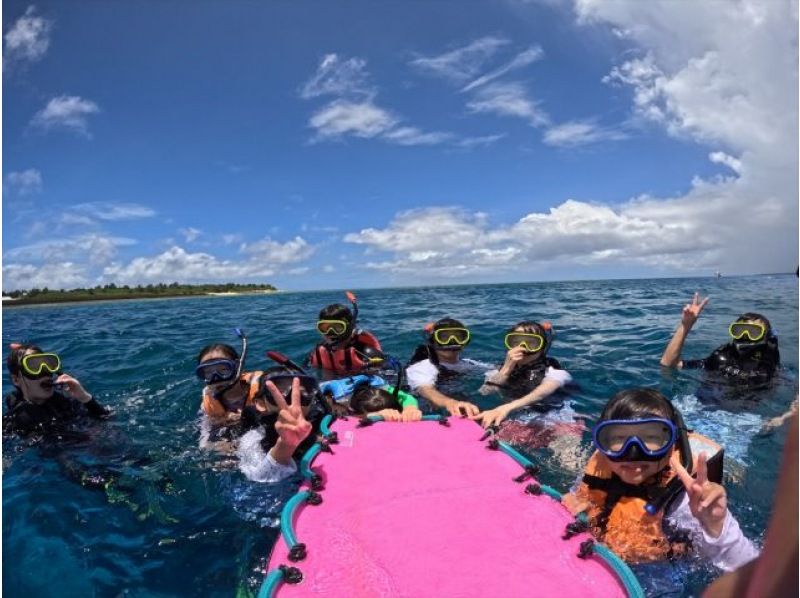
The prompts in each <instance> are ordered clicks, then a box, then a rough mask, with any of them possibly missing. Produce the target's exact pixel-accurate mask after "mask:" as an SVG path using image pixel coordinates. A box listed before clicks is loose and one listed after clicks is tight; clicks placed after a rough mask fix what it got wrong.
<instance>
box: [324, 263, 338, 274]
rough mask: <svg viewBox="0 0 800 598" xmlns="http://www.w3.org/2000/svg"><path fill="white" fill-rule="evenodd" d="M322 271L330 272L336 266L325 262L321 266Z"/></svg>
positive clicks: (334, 269) (333, 270)
mask: <svg viewBox="0 0 800 598" xmlns="http://www.w3.org/2000/svg"><path fill="white" fill-rule="evenodd" d="M322 271H323V272H325V273H326V274H330V273H331V272H336V268H335V267H333V266H331V265H330V264H325V265H324V266H322Z"/></svg>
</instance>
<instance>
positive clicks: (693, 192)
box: [3, 0, 798, 290]
mask: <svg viewBox="0 0 800 598" xmlns="http://www.w3.org/2000/svg"><path fill="white" fill-rule="evenodd" d="M3 36H4V39H3V47H4V54H3V289H4V290H12V289H15V288H30V287H32V286H39V287H42V286H48V287H50V288H62V287H63V288H70V287H75V286H85V285H94V284H106V283H109V282H115V283H117V284H138V283H142V284H147V283H150V282H172V281H180V282H214V281H219V282H227V281H235V282H270V283H273V284H275V285H277V286H279V287H281V288H287V289H315V288H342V287H354V288H356V287H366V286H393V285H414V284H432V283H437V282H442V283H470V282H495V281H526V280H548V279H571V278H606V277H629V276H651V275H652V276H668V275H683V274H687V275H706V274H710V273H713V272H714V271H715V270H721V271H723V272H725V273H731V274H732V273H753V272H774V271H789V270H793V269H794V268H795V267H796V265H797V244H798V239H797V222H798V216H797V203H798V202H797V128H798V119H797V3H796V2H783V1H780V0H776V1H775V2H769V3H751V2H745V1H743V2H733V3H730V2H726V3H720V2H705V3H703V2H693V3H689V2H687V3H674V2H673V3H659V2H647V3H642V2H635V1H631V2H614V3H608V2H600V1H596V0H575V1H574V2H573V1H567V0H564V1H559V0H547V1H545V0H541V1H539V2H532V1H528V2H523V1H511V0H508V1H494V2H480V3H479V2H474V3H473V2H468V3H465V2H436V3H415V2H381V3H375V2H366V1H365V2H355V1H353V2H336V3H330V2H293V3H282V2H225V3H222V2H125V1H118V2H114V3H98V2H80V1H75V2H69V3H64V2H38V3H36V4H30V3H28V2H14V1H6V2H4V3H3ZM743 223H746V226H745V228H746V229H747V230H746V231H743V230H742V228H743ZM754 240H757V242H756V243H755V246H756V247H757V249H758V250H757V251H754V250H753V248H754V244H753V243H752V242H751V241H754ZM743 241H744V242H743Z"/></svg>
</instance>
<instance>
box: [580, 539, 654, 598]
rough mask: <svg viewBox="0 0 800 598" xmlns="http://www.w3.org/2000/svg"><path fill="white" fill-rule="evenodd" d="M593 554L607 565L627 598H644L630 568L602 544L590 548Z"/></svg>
mask: <svg viewBox="0 0 800 598" xmlns="http://www.w3.org/2000/svg"><path fill="white" fill-rule="evenodd" d="M592 549H593V551H594V553H595V554H596V555H597V556H599V557H600V558H601V559H603V560H604V561H605V562H606V563H608V565H609V567H611V569H612V570H613V571H614V573H615V574H616V575H617V577H618V578H619V580H620V581H621V582H622V585H624V586H625V591H626V592H628V596H629V598H644V590H642V586H641V585H640V584H639V580H638V579H636V576H635V575H634V574H633V571H631V569H630V567H628V565H626V564H625V561H623V560H622V559H621V558H619V557H618V556H617V555H616V554H614V552H612V551H611V550H610V549H609V548H608V547H607V546H605V545H604V544H597V543H595V545H594V546H593V547H592Z"/></svg>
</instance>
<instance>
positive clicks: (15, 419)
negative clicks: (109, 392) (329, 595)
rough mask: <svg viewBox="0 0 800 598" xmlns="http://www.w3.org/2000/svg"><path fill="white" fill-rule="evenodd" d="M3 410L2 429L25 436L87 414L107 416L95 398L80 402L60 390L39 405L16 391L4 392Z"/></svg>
mask: <svg viewBox="0 0 800 598" xmlns="http://www.w3.org/2000/svg"><path fill="white" fill-rule="evenodd" d="M5 400H6V407H7V411H6V414H5V416H4V417H3V430H4V432H6V433H15V434H19V435H20V436H27V435H28V434H31V433H33V432H40V433H45V434H46V433H47V432H48V431H50V430H52V429H54V428H56V427H58V426H59V425H60V424H64V423H66V422H70V421H73V420H77V419H80V418H85V417H89V418H91V419H95V420H99V419H103V418H105V417H107V416H108V414H109V411H108V409H106V408H105V407H103V406H102V405H101V404H100V403H98V402H97V401H96V400H94V399H92V400H90V401H89V402H88V403H81V402H80V401H78V400H77V399H72V398H70V397H67V396H66V395H64V394H62V393H60V392H54V393H53V396H52V397H50V398H49V399H47V400H46V401H45V402H44V403H42V404H38V405H37V404H34V403H31V402H29V401H26V400H25V399H24V398H23V397H22V393H21V392H20V391H19V390H15V391H14V392H11V393H9V394H7V395H6V397H5Z"/></svg>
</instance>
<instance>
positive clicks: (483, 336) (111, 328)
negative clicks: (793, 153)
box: [2, 275, 798, 596]
mask: <svg viewBox="0 0 800 598" xmlns="http://www.w3.org/2000/svg"><path fill="white" fill-rule="evenodd" d="M695 290H699V291H700V292H701V293H703V294H708V295H710V296H711V302H710V304H709V306H708V307H707V309H706V311H705V312H704V313H703V315H702V316H701V319H700V321H699V322H698V324H697V325H696V326H695V329H694V331H693V332H692V334H691V335H690V337H689V339H688V341H687V343H686V346H685V349H684V357H687V358H690V357H701V356H705V355H707V354H708V353H709V352H710V351H711V350H712V349H714V348H715V347H716V346H717V345H719V344H721V343H722V342H724V341H725V340H726V337H727V327H728V324H729V323H730V321H732V319H733V318H735V316H737V315H738V314H739V313H742V312H745V311H758V312H761V313H763V314H765V315H766V316H767V317H768V318H770V320H771V321H772V323H773V325H774V327H775V328H776V330H777V332H778V334H779V338H780V348H781V356H782V362H783V366H782V370H781V373H780V376H779V378H778V379H777V380H776V382H775V383H774V384H773V386H772V387H771V388H769V389H767V390H764V391H761V392H759V393H757V394H756V395H755V396H753V395H750V396H747V395H745V396H742V395H741V394H740V395H737V396H724V397H722V398H717V399H716V400H714V401H711V402H708V401H703V400H699V399H698V393H697V390H698V388H699V387H700V386H701V382H702V379H701V375H700V374H699V373H698V372H677V373H674V374H672V375H663V374H662V373H661V371H660V368H659V367H658V359H659V357H660V355H661V352H662V350H663V348H664V346H665V344H666V342H667V341H668V339H669V338H670V335H671V334H672V331H673V329H674V327H675V325H676V323H677V322H678V320H679V317H680V312H681V308H682V306H683V304H684V303H686V301H687V300H688V299H689V298H690V296H691V295H692V293H693V292H694V291H695ZM357 294H358V298H359V305H360V308H361V316H360V324H361V325H362V326H363V327H365V328H368V329H370V330H372V331H373V332H374V333H375V334H376V335H377V336H378V337H379V338H380V339H381V341H382V343H383V345H384V348H385V349H386V350H387V351H388V352H390V353H392V354H394V355H396V356H398V357H400V358H401V359H402V360H405V359H407V358H408V357H409V356H410V354H411V352H412V350H413V348H414V346H415V345H416V344H417V343H418V342H420V341H421V338H422V336H421V329H422V327H423V325H424V324H425V323H426V322H429V321H432V320H435V319H437V318H439V317H443V316H451V317H455V318H458V319H460V320H462V321H463V322H465V323H466V324H467V325H468V326H469V327H470V328H471V330H472V333H473V342H472V343H471V344H470V345H469V347H468V348H467V350H466V352H465V357H471V358H473V359H475V360H477V361H479V362H483V363H485V364H487V365H489V364H495V363H498V362H500V361H501V360H502V358H503V355H504V348H503V333H504V331H505V329H506V328H507V327H508V326H510V325H511V324H513V323H514V322H516V321H519V320H523V319H538V320H549V321H551V322H552V323H553V325H554V328H555V331H556V337H555V341H554V344H553V347H552V350H551V355H552V356H554V357H556V358H557V359H558V360H559V361H561V363H562V365H563V366H564V367H565V368H566V369H568V370H569V371H570V372H571V374H572V376H573V378H574V380H575V383H576V384H575V385H574V386H573V387H572V389H571V390H570V392H569V398H568V401H567V406H566V407H565V408H564V409H563V410H562V411H561V412H558V413H556V414H551V415H549V416H548V417H547V418H545V419H543V420H540V423H541V426H542V428H543V429H546V428H548V427H549V426H553V427H558V426H561V427H562V428H564V429H569V430H570V433H569V434H564V435H556V436H555V438H554V439H552V438H551V439H550V441H549V442H547V443H543V444H546V445H547V446H539V445H537V444H535V443H534V444H531V445H530V446H529V447H528V448H527V449H525V452H527V453H528V455H529V456H531V457H532V458H533V459H534V460H535V461H537V462H539V463H541V464H542V469H543V480H544V481H545V482H546V483H549V484H551V485H553V486H555V487H557V488H560V489H566V488H567V487H568V486H569V485H570V484H571V483H572V482H573V480H574V479H575V478H576V476H577V475H578V472H579V471H580V468H581V465H582V463H583V461H584V460H585V459H586V458H587V457H588V455H589V453H590V448H589V436H588V434H587V433H586V432H583V433H581V432H580V429H581V426H580V425H574V424H580V423H581V422H583V423H585V424H586V425H588V426H590V425H591V423H592V421H593V418H596V417H597V415H598V414H599V412H600V409H601V408H602V406H603V405H604V403H605V402H606V401H607V400H608V398H609V397H610V396H611V395H612V394H614V392H616V391H617V390H620V389H622V388H626V387H630V386H640V385H647V386H654V387H657V388H659V389H660V390H661V391H662V392H664V393H665V394H666V395H667V396H669V397H671V398H673V399H674V400H675V401H676V404H677V405H678V406H679V407H680V409H681V410H682V411H683V413H684V416H685V419H686V420H687V423H688V424H689V426H690V427H694V428H695V429H697V430H698V431H700V432H703V433H705V434H706V435H708V436H711V437H713V438H715V439H716V440H718V441H720V442H721V443H723V444H724V445H725V448H726V455H727V460H726V485H727V488H728V491H729V503H730V505H731V509H732V511H733V512H734V514H735V515H736V516H737V518H738V519H739V521H740V523H741V525H742V527H743V529H744V531H745V533H746V534H747V535H748V536H749V537H751V538H753V539H755V540H756V541H757V542H761V541H762V539H763V534H764V530H765V529H766V525H767V522H768V518H769V511H770V507H771V504H772V500H773V491H774V488H775V483H776V476H777V471H778V467H779V461H780V455H781V449H782V446H783V442H784V439H785V433H786V430H785V429H782V430H778V431H776V432H774V433H770V434H764V433H761V432H760V430H761V426H762V425H763V423H764V421H765V420H767V419H769V418H770V417H773V416H776V415H779V414H781V413H782V412H784V411H785V410H786V409H787V408H788V407H789V404H790V403H791V401H792V400H793V398H794V396H795V394H796V392H797V364H798V356H797V347H798V282H797V279H796V277H795V276H794V275H791V276H788V275H780V276H779V275H776V276H757V277H735V278H721V279H710V278H709V279H659V280H624V281H599V282H598V281H595V282H562V283H531V284H509V285H492V286H457V287H436V288H414V289H395V290H390V289H383V290H365V291H360V292H357ZM333 302H344V295H343V293H342V292H334V291H325V292H307V293H279V294H274V295H266V296H238V297H200V298H189V299H165V300H149V301H148V300H144V301H120V302H109V303H92V304H88V303H87V304H74V305H62V306H36V307H20V308H11V309H4V310H3V333H2V336H3V347H8V343H9V342H13V341H21V340H31V341H35V342H37V343H38V344H39V345H41V346H42V347H43V348H45V350H50V351H55V352H58V353H59V354H60V355H61V356H62V361H63V363H64V364H65V370H66V371H68V372H69V373H71V374H73V375H75V376H77V377H78V378H79V379H80V380H81V381H82V383H83V384H84V386H85V387H86V388H87V389H88V390H89V391H90V392H92V393H93V394H94V395H95V396H96V397H97V398H98V400H99V401H100V402H102V403H104V404H106V405H109V406H111V407H112V408H113V410H114V417H113V419H112V420H110V421H109V422H105V423H100V424H97V425H93V426H91V427H90V428H89V429H88V430H87V431H86V433H87V435H88V438H74V439H63V440H62V441H61V442H57V443H50V444H41V443H38V444H37V443H30V442H27V441H22V440H20V439H17V438H10V439H8V438H4V440H3V548H4V550H3V590H4V591H6V592H8V595H24V594H28V595H35V596H51V595H52V596H56V595H58V596H121V595H124V596H174V595H187V596H201V595H202V596H230V595H234V594H239V595H246V594H247V593H248V592H254V591H257V589H258V586H259V584H260V582H261V580H262V578H263V565H264V562H265V559H266V556H267V555H268V553H269V550H270V548H271V545H272V543H273V541H274V539H275V538H276V536H277V526H278V518H279V513H280V508H281V505H282V503H283V501H285V500H286V498H288V497H289V496H290V495H291V494H292V493H293V492H294V487H293V485H292V483H290V482H287V483H283V484H279V485H276V486H269V485H262V484H255V483H250V482H247V481H246V480H245V479H244V478H243V476H242V475H241V474H240V473H239V472H238V471H237V470H236V468H235V465H234V464H233V463H231V461H230V459H227V458H225V457H222V456H218V455H213V454H208V453H204V452H202V451H200V450H199V449H198V448H197V444H198V427H197V421H198V419H197V410H198V405H199V399H200V390H201V389H200V385H199V382H198V381H197V380H196V378H195V377H194V364H195V357H196V355H197V353H198V351H199V349H200V348H201V347H202V346H204V345H205V344H207V343H209V342H212V341H221V342H229V343H231V344H233V345H237V344H238V341H237V339H236V337H235V336H234V335H233V333H232V329H233V328H234V327H242V328H243V329H245V330H246V331H247V333H248V336H249V340H250V348H251V349H250V353H249V357H248V363H247V365H248V368H249V369H257V368H260V367H263V366H265V365H266V358H265V357H264V352H265V351H266V350H268V349H277V350H280V351H283V352H284V353H286V354H288V355H290V356H292V357H294V358H297V359H301V358H302V357H303V355H304V354H305V352H306V351H307V350H308V349H310V348H311V347H312V346H313V344H314V343H315V342H316V333H315V330H314V322H315V321H316V316H317V312H318V310H319V309H320V308H321V307H322V306H324V305H326V304H328V303H333ZM480 383H481V376H480V375H479V374H476V375H475V376H474V377H472V378H470V379H467V380H465V382H464V384H465V392H467V393H468V394H470V395H471V396H473V397H474V401H475V402H476V403H477V404H479V405H481V406H482V407H490V406H493V405H495V404H496V403H497V400H498V399H497V398H496V397H492V396H487V397H484V396H480V395H478V394H477V393H476V392H475V391H476V390H477V388H478V387H479V386H480ZM10 389H11V386H10V382H9V379H8V375H7V372H5V371H4V372H3V391H4V393H5V392H8V391H10ZM3 408H4V409H5V405H4V406H3ZM532 418H533V416H532V415H531V414H526V413H520V414H518V415H515V419H518V420H520V421H529V420H531V419H532ZM576 428H577V429H578V432H577V433H576V432H575V429H576ZM540 444H541V443H540ZM87 471H88V472H90V473H91V472H104V471H105V472H107V471H111V472H113V473H114V477H115V481H114V482H113V483H112V484H111V485H110V486H109V487H108V488H106V489H103V488H99V489H98V488H88V487H84V486H82V485H81V484H80V483H79V481H78V480H77V478H78V477H79V476H81V475H83V472H87ZM534 543H535V539H532V544H534ZM521 574H524V572H521ZM647 575H650V573H647ZM652 575H653V576H654V579H655V578H656V577H657V576H658V575H662V576H663V575H664V572H663V571H661V572H653V573H652ZM676 575H678V577H679V578H678V579H677V580H676V579H671V583H673V584H674V585H675V587H677V588H682V587H683V585H684V584H685V585H686V589H685V590H683V589H681V590H680V591H679V592H678V595H681V594H686V595H697V594H698V593H699V592H700V591H701V590H702V588H703V587H705V585H706V584H707V583H708V582H709V581H710V580H711V579H712V578H713V577H714V576H715V575H716V574H715V573H714V572H713V571H709V570H708V569H707V568H705V567H703V566H700V565H688V566H686V567H685V568H684V569H682V570H681V571H680V572H678V573H677V574H676V573H675V572H674V571H671V572H669V576H671V577H672V578H674V577H675V576H676ZM658 583H659V584H660V583H661V582H660V581H659V582H658Z"/></svg>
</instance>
